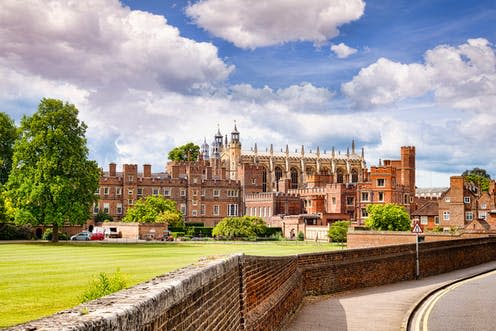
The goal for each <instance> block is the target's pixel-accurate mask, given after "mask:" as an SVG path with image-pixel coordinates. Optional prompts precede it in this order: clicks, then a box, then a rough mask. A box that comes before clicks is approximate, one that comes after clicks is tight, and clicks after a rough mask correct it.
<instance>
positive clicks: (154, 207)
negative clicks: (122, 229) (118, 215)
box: [123, 195, 183, 227]
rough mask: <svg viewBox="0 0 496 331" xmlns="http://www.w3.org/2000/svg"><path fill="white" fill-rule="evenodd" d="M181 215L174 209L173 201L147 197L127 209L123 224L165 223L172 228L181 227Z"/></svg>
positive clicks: (151, 196)
mask: <svg viewBox="0 0 496 331" xmlns="http://www.w3.org/2000/svg"><path fill="white" fill-rule="evenodd" d="M182 219H183V215H182V214H181V212H180V211H178V210H177V208H176V202H175V201H174V200H169V199H165V198H164V197H160V196H158V197H156V196H153V195H149V196H147V197H146V198H145V199H140V200H138V201H137V202H136V204H135V205H134V207H132V208H130V209H128V211H127V213H126V216H124V218H123V221H124V222H140V223H159V222H167V223H168V224H169V226H172V227H182V226H183V221H182Z"/></svg>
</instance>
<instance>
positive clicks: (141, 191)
mask: <svg viewBox="0 0 496 331" xmlns="http://www.w3.org/2000/svg"><path fill="white" fill-rule="evenodd" d="M136 194H137V195H138V196H139V197H140V196H142V195H143V188H142V187H138V191H137V192H136Z"/></svg>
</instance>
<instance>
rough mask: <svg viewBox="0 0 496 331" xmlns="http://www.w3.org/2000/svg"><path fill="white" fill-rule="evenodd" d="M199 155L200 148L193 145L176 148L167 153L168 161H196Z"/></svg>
mask: <svg viewBox="0 0 496 331" xmlns="http://www.w3.org/2000/svg"><path fill="white" fill-rule="evenodd" d="M199 155H200V146H198V145H195V144H193V143H187V144H186V145H182V146H178V147H175V148H174V149H172V150H171V151H170V152H169V155H168V157H169V160H171V161H196V160H198V156H199Z"/></svg>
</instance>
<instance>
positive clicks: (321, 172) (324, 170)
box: [320, 167, 330, 176]
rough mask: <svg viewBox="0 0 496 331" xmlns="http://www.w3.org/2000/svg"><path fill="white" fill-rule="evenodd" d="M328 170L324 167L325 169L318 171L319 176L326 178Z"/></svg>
mask: <svg viewBox="0 0 496 331" xmlns="http://www.w3.org/2000/svg"><path fill="white" fill-rule="evenodd" d="M329 173H330V172H329V168H327V167H325V168H322V170H320V174H321V175H324V176H327V175H329Z"/></svg>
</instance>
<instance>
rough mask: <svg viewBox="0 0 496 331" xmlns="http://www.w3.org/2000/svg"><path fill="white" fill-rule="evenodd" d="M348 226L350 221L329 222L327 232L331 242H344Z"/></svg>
mask: <svg viewBox="0 0 496 331" xmlns="http://www.w3.org/2000/svg"><path fill="white" fill-rule="evenodd" d="M349 226H350V222H348V221H337V222H334V223H333V224H331V226H330V228H329V232H328V236H329V238H331V240H332V241H333V242H339V243H344V242H346V239H347V238H346V235H347V233H348V228H349Z"/></svg>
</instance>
